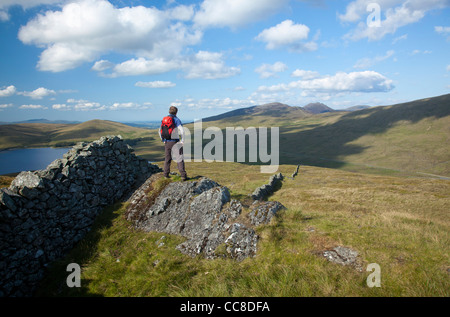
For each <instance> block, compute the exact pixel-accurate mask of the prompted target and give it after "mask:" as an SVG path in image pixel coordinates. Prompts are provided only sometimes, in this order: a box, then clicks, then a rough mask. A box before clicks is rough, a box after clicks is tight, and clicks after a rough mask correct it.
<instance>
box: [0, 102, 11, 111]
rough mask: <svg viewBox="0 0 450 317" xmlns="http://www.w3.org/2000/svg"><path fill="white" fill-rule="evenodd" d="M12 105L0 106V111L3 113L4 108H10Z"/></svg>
mask: <svg viewBox="0 0 450 317" xmlns="http://www.w3.org/2000/svg"><path fill="white" fill-rule="evenodd" d="M12 106H13V104H12V103H7V104H0V111H3V110H4V109H6V108H10V107H12Z"/></svg>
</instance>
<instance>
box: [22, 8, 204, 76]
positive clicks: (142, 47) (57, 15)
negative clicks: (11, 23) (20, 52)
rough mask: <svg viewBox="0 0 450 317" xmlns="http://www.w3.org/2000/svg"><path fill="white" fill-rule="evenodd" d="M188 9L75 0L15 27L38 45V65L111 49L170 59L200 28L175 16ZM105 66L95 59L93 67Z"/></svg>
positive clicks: (72, 61) (62, 66) (62, 65)
mask: <svg viewBox="0 0 450 317" xmlns="http://www.w3.org/2000/svg"><path fill="white" fill-rule="evenodd" d="M190 10H192V9H189V8H188V7H185V6H182V7H180V8H178V9H177V8H172V9H170V10H168V11H161V10H158V9H156V8H154V7H150V8H146V7H143V6H136V7H124V8H115V7H114V6H113V5H112V4H111V3H110V2H108V1H105V0H96V1H93V0H80V1H77V2H70V3H68V4H66V5H64V6H63V7H62V9H61V10H60V11H47V12H45V13H44V14H39V15H38V16H37V17H36V18H34V19H33V20H31V21H29V22H28V23H27V24H26V25H25V26H23V27H22V28H21V29H20V31H19V39H20V40H21V41H22V42H23V43H25V44H34V45H36V46H38V47H43V48H44V51H43V52H42V54H41V56H40V59H39V62H38V68H39V69H40V70H44V71H52V72H60V71H64V70H68V69H73V68H76V67H78V66H80V65H81V64H83V63H85V62H92V61H94V60H95V59H97V58H98V57H100V56H101V55H102V54H105V53H109V52H111V51H113V52H119V53H125V54H133V55H135V56H136V57H137V60H140V58H145V59H146V60H156V61H159V60H162V61H164V62H166V63H168V62H169V63H170V61H171V60H172V59H173V58H177V57H178V56H179V55H180V53H181V52H182V51H183V49H184V48H185V47H186V46H188V45H193V44H197V43H198V42H199V41H200V40H201V37H202V32H201V31H199V30H189V29H188V27H187V26H186V25H184V24H183V23H181V22H180V21H178V20H176V19H182V20H183V19H186V18H188V16H189V14H190V13H189V12H190ZM174 19H175V20H174ZM99 62H102V61H99ZM106 66H107V65H105V63H99V64H97V63H96V65H94V70H99V69H104V67H106Z"/></svg>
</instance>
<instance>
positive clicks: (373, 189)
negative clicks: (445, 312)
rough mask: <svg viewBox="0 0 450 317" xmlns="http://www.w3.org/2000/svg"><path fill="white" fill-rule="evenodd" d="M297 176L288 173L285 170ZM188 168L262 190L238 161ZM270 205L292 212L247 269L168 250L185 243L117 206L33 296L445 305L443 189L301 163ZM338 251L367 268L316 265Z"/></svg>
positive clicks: (447, 220)
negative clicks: (70, 267)
mask: <svg viewBox="0 0 450 317" xmlns="http://www.w3.org/2000/svg"><path fill="white" fill-rule="evenodd" d="M159 164H160V165H161V164H162V163H159ZM294 169H295V166H293V165H284V166H282V167H281V168H280V172H282V173H283V174H284V175H290V174H291V173H292V172H293V171H294ZM187 171H188V173H189V175H190V176H192V177H195V176H198V175H202V176H207V177H210V178H212V179H214V180H216V181H217V182H219V183H220V184H222V185H224V186H227V187H228V188H229V189H230V191H231V194H232V198H235V199H245V197H247V195H248V194H250V193H251V192H252V191H253V190H254V189H255V188H256V187H258V186H260V185H262V184H264V183H267V181H268V175H267V174H261V173H259V167H258V166H250V165H241V164H238V163H189V164H187ZM173 181H176V178H175V179H174V180H173ZM163 182H167V181H164V180H163ZM269 200H277V201H280V202H281V203H282V204H284V205H285V206H286V207H287V208H288V209H287V210H285V211H283V212H281V213H280V214H279V216H278V217H276V219H274V220H272V222H271V223H270V224H269V225H262V226H260V227H258V228H257V232H258V234H259V235H260V236H261V239H260V242H259V244H258V253H257V256H256V257H254V258H248V259H246V260H244V261H242V262H235V261H234V260H228V259H216V260H206V259H203V258H200V257H198V258H190V257H189V256H187V255H184V254H182V253H181V252H179V251H177V250H176V249H175V246H176V245H177V244H179V243H181V242H182V241H183V239H182V238H181V237H178V236H173V235H168V234H165V233H164V234H163V233H145V232H141V231H137V230H134V229H132V228H131V226H130V223H128V222H127V221H126V220H125V218H124V210H125V204H123V203H117V204H116V205H114V206H112V207H110V208H108V209H106V210H104V212H103V213H102V214H101V216H99V218H98V219H97V221H96V223H95V226H94V227H93V229H92V230H91V231H90V233H89V234H88V236H87V237H86V239H84V240H83V241H81V242H80V243H79V244H78V246H77V247H76V248H75V249H74V250H73V251H72V252H71V253H70V254H69V255H68V256H67V257H66V258H64V259H62V260H61V261H59V262H58V263H56V264H55V265H54V266H53V268H52V269H51V270H50V271H49V273H48V275H47V277H46V279H45V280H44V282H43V283H42V285H41V287H40V289H39V293H38V294H39V295H40V296H219V297H220V296H243V297H247V296H275V297H276V296H286V297H297V296H442V297H448V296H450V280H449V278H448V277H449V276H448V274H449V270H450V266H449V264H450V258H449V255H450V252H449V251H450V250H449V246H450V241H449V237H448V232H449V229H450V217H449V214H448V207H449V205H450V184H449V182H448V181H445V180H438V179H428V180H425V179H419V178H397V177H389V176H376V175H367V174H358V173H349V172H346V171H339V170H335V169H327V168H318V167H308V166H302V167H301V168H300V170H299V175H298V176H297V177H296V178H295V179H289V178H287V179H285V180H284V182H283V185H282V187H281V188H280V189H279V190H278V191H277V192H276V193H275V194H274V195H273V196H271V197H270V198H269ZM246 212H248V211H247V210H244V214H245V213H246ZM163 236H164V238H163ZM161 242H164V245H162V246H160V243H161ZM335 246H346V247H351V248H353V249H354V250H357V251H358V253H359V255H360V260H361V262H362V263H363V268H364V269H363V271H362V272H359V271H357V270H355V269H353V268H351V267H343V266H339V265H337V264H334V263H331V262H328V261H327V260H326V259H325V258H323V257H321V256H320V252H321V251H324V250H327V249H330V248H333V247H335ZM68 263H78V264H80V266H81V268H82V272H81V288H68V287H67V286H66V284H65V283H66V278H67V275H68V273H67V272H66V267H67V264H68ZM369 263H377V264H379V265H380V268H381V287H380V288H377V287H375V288H369V287H368V286H367V284H366V279H367V277H368V275H369V272H366V271H365V269H366V267H367V265H368V264H369Z"/></svg>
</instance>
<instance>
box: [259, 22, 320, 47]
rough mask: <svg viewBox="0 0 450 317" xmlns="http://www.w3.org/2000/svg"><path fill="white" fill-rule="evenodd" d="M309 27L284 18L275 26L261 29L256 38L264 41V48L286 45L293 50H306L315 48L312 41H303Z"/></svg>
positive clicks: (315, 45) (306, 36)
mask: <svg viewBox="0 0 450 317" xmlns="http://www.w3.org/2000/svg"><path fill="white" fill-rule="evenodd" d="M308 34H309V27H307V26H306V25H304V24H294V22H293V21H292V20H285V21H283V22H281V23H279V24H277V25H276V26H273V27H271V28H268V29H265V30H263V31H262V32H261V33H260V34H259V35H258V36H257V37H256V40H258V41H261V42H265V43H266V49H268V50H273V49H277V48H283V47H286V48H288V49H289V50H290V51H293V52H308V51H314V50H316V49H317V44H316V43H315V42H314V41H310V42H307V43H305V42H303V40H306V39H307V38H308Z"/></svg>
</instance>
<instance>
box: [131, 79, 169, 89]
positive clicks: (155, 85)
mask: <svg viewBox="0 0 450 317" xmlns="http://www.w3.org/2000/svg"><path fill="white" fill-rule="evenodd" d="M134 85H135V86H136V87H143V88H172V87H175V86H176V84H175V83H172V82H170V81H160V80H158V81H150V82H142V81H138V82H137V83H136V84H134Z"/></svg>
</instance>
